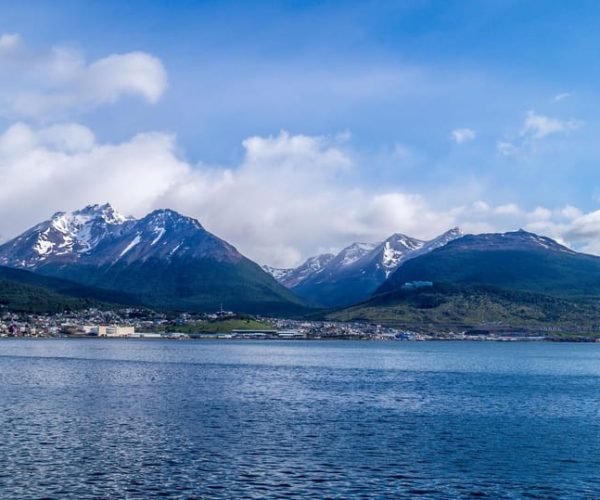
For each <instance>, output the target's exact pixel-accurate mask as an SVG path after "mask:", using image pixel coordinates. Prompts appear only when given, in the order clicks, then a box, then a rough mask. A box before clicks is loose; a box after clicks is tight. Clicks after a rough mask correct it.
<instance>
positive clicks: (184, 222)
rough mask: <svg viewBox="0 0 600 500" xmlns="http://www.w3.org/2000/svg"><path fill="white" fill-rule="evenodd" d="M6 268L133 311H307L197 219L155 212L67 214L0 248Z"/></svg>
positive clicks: (95, 208)
mask: <svg viewBox="0 0 600 500" xmlns="http://www.w3.org/2000/svg"><path fill="white" fill-rule="evenodd" d="M0 265H4V266H9V267H13V268H19V269H26V270H29V271H34V272H35V273H36V274H41V275H45V276H51V277H55V278H63V279H67V280H69V281H71V282H76V283H79V284H80V285H83V286H84V287H88V288H89V287H91V288H93V289H96V290H102V291H103V292H102V293H105V294H106V295H107V296H108V297H120V298H121V299H125V301H129V302H130V303H133V304H143V305H147V306H149V307H155V308H168V309H182V310H190V311H212V310H215V309H217V308H219V307H220V306H221V304H222V305H223V306H224V307H225V308H227V309H232V310H235V311H241V312H250V313H260V314H284V313H285V314H287V313H290V314H296V313H300V312H303V311H305V310H306V309H307V308H306V307H305V305H304V302H303V301H302V300H301V299H299V298H298V297H296V296H295V295H294V294H293V293H292V292H290V291H289V290H287V289H286V288H285V287H283V286H282V285H280V284H279V283H277V281H276V280H275V279H274V278H273V277H272V276H271V275H269V274H268V273H266V272H265V271H264V270H263V269H262V268H261V267H260V266H259V265H258V264H256V263H254V262H252V261H251V260H249V259H248V258H246V257H244V256H243V255H242V254H240V253H239V252H238V251H237V250H236V249H235V248H234V247H233V246H232V245H230V244H229V243H227V242H225V241H223V240H222V239H220V238H218V237H216V236H215V235H213V234H211V233H210V232H208V231H206V230H205V229H204V228H203V227H202V225H201V224H200V223H199V222H198V221H197V220H195V219H192V218H190V217H186V216H183V215H181V214H178V213H177V212H175V211H173V210H155V211H154V212H152V213H150V214H148V215H147V216H145V217H143V218H141V219H133V218H131V217H124V216H123V215H121V214H119V213H118V212H117V211H116V210H114V208H113V207H111V206H110V205H109V204H105V205H90V206H88V207H85V208H83V209H81V210H77V211H75V212H69V213H65V212H59V213H56V214H54V215H53V216H52V217H51V218H50V219H48V220H47V221H43V222H41V223H39V224H37V225H36V226H34V227H33V228H31V229H29V230H28V231H26V232H25V233H23V234H22V235H20V236H18V237H17V238H14V239H13V240H11V241H9V242H7V243H5V244H3V245H1V246H0Z"/></svg>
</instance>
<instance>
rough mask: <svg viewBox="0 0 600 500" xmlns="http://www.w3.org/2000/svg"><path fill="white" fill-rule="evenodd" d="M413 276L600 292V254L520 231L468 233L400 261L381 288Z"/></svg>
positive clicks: (562, 293)
mask: <svg viewBox="0 0 600 500" xmlns="http://www.w3.org/2000/svg"><path fill="white" fill-rule="evenodd" d="M411 281H432V282H434V283H440V282H446V283H455V284H479V285H491V286H495V287H499V288H505V289H511V290H521V291H527V292H532V293H540V294H547V295H553V296H557V297H590V296H600V258H599V257H595V256H592V255H585V254H580V253H577V252H574V251H572V250H570V249H568V248H567V247H564V246H562V245H560V244H558V243H557V242H555V241H553V240H551V239H549V238H545V237H541V236H538V235H535V234H533V233H528V232H526V231H522V230H521V231H515V232H510V233H503V234H483V235H477V236H472V235H469V236H465V237H463V238H460V239H458V240H454V241H452V242H450V243H448V244H447V245H445V246H444V247H441V248H439V249H437V250H435V251H433V252H431V253H429V254H427V255H422V256H419V257H416V258H414V259H412V260H410V261H408V262H406V263H405V264H404V265H403V266H401V267H400V268H399V269H398V270H397V271H396V272H395V273H394V274H393V275H392V276H391V277H390V278H389V279H388V280H387V281H386V282H385V283H384V284H383V285H382V286H381V287H380V288H379V289H378V290H377V293H387V292H392V291H395V290H399V289H400V288H401V287H402V285H403V284H404V283H407V282H411Z"/></svg>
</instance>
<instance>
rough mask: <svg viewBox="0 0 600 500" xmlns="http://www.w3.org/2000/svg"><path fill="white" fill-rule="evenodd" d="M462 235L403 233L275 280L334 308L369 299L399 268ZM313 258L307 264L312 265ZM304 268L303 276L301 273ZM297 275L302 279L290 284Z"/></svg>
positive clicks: (357, 246) (349, 249)
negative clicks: (423, 237) (430, 237)
mask: <svg viewBox="0 0 600 500" xmlns="http://www.w3.org/2000/svg"><path fill="white" fill-rule="evenodd" d="M461 236H462V232H461V231H460V229H458V228H453V229H451V230H449V231H447V232H445V233H444V234H442V235H440V236H438V237H437V238H434V239H433V240H430V241H422V240H419V239H416V238H412V237H410V236H406V235H404V234H393V235H392V236H390V237H389V238H387V239H386V240H384V241H382V242H380V243H354V244H352V245H350V246H348V247H346V248H344V249H343V250H342V251H341V252H340V253H339V254H337V255H336V256H335V257H333V258H331V259H329V260H328V262H327V263H326V264H325V265H323V266H319V267H316V268H315V270H314V271H313V272H311V271H310V267H307V266H306V263H305V264H303V265H302V266H300V267H299V268H296V269H292V270H286V272H285V273H281V274H280V275H279V277H277V276H276V279H278V280H279V282H280V283H282V284H283V285H284V286H287V287H288V288H291V289H292V290H293V291H294V292H295V293H297V294H298V295H299V296H300V297H302V298H305V299H306V300H309V301H311V302H313V303H316V304H320V305H324V306H328V307H335V306H342V305H347V304H351V303H354V302H359V301H361V300H365V299H367V298H368V297H369V296H370V295H371V294H372V293H373V292H374V291H375V290H376V289H377V288H378V287H379V286H380V285H381V284H382V283H383V282H384V281H385V280H386V279H387V278H388V277H389V276H391V275H392V274H393V273H394V272H395V271H396V269H398V267H400V265H402V264H403V263H404V262H406V261H407V260H409V259H411V258H414V257H416V256H418V255H423V254H425V253H428V252H430V251H432V250H435V249H436V248H439V247H441V246H443V245H445V244H447V243H448V242H449V241H452V240H454V239H456V238H460V237H461ZM316 258H318V257H313V258H311V259H309V260H308V261H307V263H308V262H311V261H312V260H313V259H316ZM301 268H303V269H302V270H303V273H299V272H297V271H299V270H300V269H301ZM294 273H296V274H299V275H301V277H302V278H301V279H298V280H296V281H294V282H291V281H290V280H289V279H288V277H289V276H292V275H294Z"/></svg>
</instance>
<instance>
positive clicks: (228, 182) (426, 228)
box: [0, 123, 600, 266]
mask: <svg viewBox="0 0 600 500" xmlns="http://www.w3.org/2000/svg"><path fill="white" fill-rule="evenodd" d="M243 145H244V148H245V154H244V157H243V160H242V161H241V162H240V164H239V165H236V166H234V167H222V166H210V165H203V164H200V165H196V166H193V165H191V164H189V163H187V162H185V161H183V160H182V159H181V158H180V156H179V155H178V147H177V144H176V141H175V138H174V137H172V136H170V135H167V134H161V133H145V134H138V135H136V136H135V137H133V138H132V139H130V140H129V141H126V142H122V143H118V144H103V143H98V141H97V140H96V138H95V137H94V134H93V133H92V131H90V130H89V129H87V128H86V127H84V126H82V125H79V124H76V123H64V124H55V125H52V126H49V127H31V126H29V125H26V124H23V123H17V124H14V125H12V126H11V127H9V128H8V129H6V130H5V131H4V132H3V133H1V134H0V235H1V237H2V238H8V237H11V236H16V235H17V234H18V233H19V232H21V231H23V230H24V229H26V228H27V227H30V226H32V225H33V224H35V223H37V222H39V221H41V220H43V219H46V218H47V217H48V216H49V215H50V214H52V213H54V212H56V211H58V210H72V209H76V208H80V207H82V206H85V205H87V204H89V203H100V202H104V201H109V202H111V203H113V204H114V205H115V206H116V207H117V208H118V209H120V210H121V211H123V212H125V213H127V214H133V215H136V216H141V215H143V214H145V213H147V212H148V211H150V210H152V209H154V208H159V207H171V208H174V209H176V210H179V211H181V212H182V213H185V214H188V215H191V216H194V217H197V218H198V219H199V220H200V221H201V222H202V223H203V224H204V225H205V226H206V227H207V228H208V229H209V230H210V231H213V232H214V233H216V234H217V235H219V236H221V237H222V238H224V239H226V240H228V241H230V242H231V243H233V244H234V245H236V246H237V247H238V248H239V249H240V250H241V251H242V252H243V253H245V254H246V255H248V256H249V257H251V258H253V259H255V260H256V261H258V262H260V263H269V264H273V265H282V266H285V265H293V264H297V263H298V262H299V261H300V260H301V259H302V258H305V257H308V256H309V255H311V254H313V253H316V252H318V251H320V250H322V249H336V248H341V247H342V246H344V245H347V244H349V243H351V242H353V241H378V240H380V239H383V238H384V237H386V236H389V235H390V234H392V233H394V232H404V233H407V234H410V235H414V236H417V237H421V238H429V237H433V236H435V235H437V234H439V233H441V232H443V231H445V230H447V229H449V228H450V227H452V226H454V225H460V226H462V227H463V229H464V230H466V231H470V232H484V231H485V232H489V231H507V230H514V229H516V228H518V227H524V228H526V229H529V230H533V231H536V232H540V233H542V234H547V235H549V236H551V237H554V238H557V239H559V240H560V241H566V242H569V243H572V244H573V245H574V246H575V247H577V248H580V249H584V250H586V251H599V252H600V245H598V244H596V243H595V242H596V241H600V211H599V212H592V213H589V214H583V213H582V212H581V211H580V210H579V209H577V208H576V207H573V206H570V205H567V206H565V207H562V208H557V209H548V208H546V207H536V208H534V209H533V210H530V211H527V210H525V209H523V208H521V207H519V206H518V205H517V204H515V203H505V204H500V205H492V204H490V203H489V202H486V201H483V200H481V199H475V200H476V201H474V202H469V201H468V200H467V201H466V202H465V204H464V205H461V206H446V207H439V208H436V207H434V206H433V205H432V204H431V200H428V199H426V198H425V197H424V196H422V195H419V194H418V193H410V192H405V191H403V190H398V189H388V190H386V191H377V190H367V189H364V188H357V187H356V186H355V185H353V184H352V183H351V182H350V180H351V179H353V175H352V171H353V169H354V168H355V167H356V165H355V164H354V161H353V159H352V155H351V154H350V153H349V152H348V151H346V150H345V149H343V147H342V145H340V143H339V142H338V141H336V140H335V139H334V140H330V139H328V138H327V137H312V136H305V135H291V134H289V133H286V132H281V133H280V134H278V135H276V136H271V137H258V136H257V137H250V138H248V139H246V140H245V141H244V142H243Z"/></svg>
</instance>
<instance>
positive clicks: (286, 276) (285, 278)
mask: <svg viewBox="0 0 600 500" xmlns="http://www.w3.org/2000/svg"><path fill="white" fill-rule="evenodd" d="M334 257H335V256H334V255H333V254H330V253H326V254H322V255H316V256H315V257H310V258H309V259H307V260H306V261H305V262H304V263H303V264H302V265H300V266H298V267H294V268H290V269H281V268H276V267H269V266H263V269H264V270H265V271H267V272H268V273H269V274H270V275H271V276H273V277H274V278H275V279H276V280H277V281H279V283H281V284H282V285H283V286H285V287H286V288H293V287H295V286H297V285H299V284H300V283H302V282H303V281H304V280H305V279H306V278H308V277H309V276H312V275H314V274H317V273H319V272H320V271H321V270H322V269H323V268H324V267H325V266H326V265H327V264H328V263H329V262H331V260H332V259H333V258H334Z"/></svg>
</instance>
